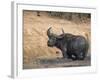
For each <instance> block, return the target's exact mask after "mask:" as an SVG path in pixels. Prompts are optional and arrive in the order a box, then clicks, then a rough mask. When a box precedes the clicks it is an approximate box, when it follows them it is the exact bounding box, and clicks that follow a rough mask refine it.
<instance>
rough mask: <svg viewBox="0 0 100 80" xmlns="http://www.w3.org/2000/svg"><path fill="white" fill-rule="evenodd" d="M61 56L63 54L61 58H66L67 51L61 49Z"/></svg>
mask: <svg viewBox="0 0 100 80" xmlns="http://www.w3.org/2000/svg"><path fill="white" fill-rule="evenodd" d="M62 54H63V58H68V55H67V49H66V48H63V49H62Z"/></svg>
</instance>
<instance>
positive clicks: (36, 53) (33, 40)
mask: <svg viewBox="0 0 100 80" xmlns="http://www.w3.org/2000/svg"><path fill="white" fill-rule="evenodd" d="M23 19H24V22H23V23H24V28H23V29H24V30H23V36H24V37H23V42H24V44H23V55H24V56H23V67H24V68H25V69H26V68H36V67H37V68H40V67H45V64H41V63H40V62H38V60H39V61H40V60H44V59H45V60H46V61H48V59H49V60H55V63H57V62H56V60H59V59H57V58H62V54H61V51H60V50H59V49H57V48H55V47H53V48H50V47H48V46H47V40H48V37H47V33H46V31H47V29H48V28H49V27H52V32H54V33H56V34H61V33H62V31H61V29H62V28H63V29H64V31H65V32H66V33H72V34H75V35H83V36H85V37H86V38H87V36H86V35H85V34H87V35H88V39H89V40H90V33H91V32H90V26H91V25H90V22H86V23H84V22H83V23H82V22H79V23H76V22H73V21H68V20H66V19H61V18H54V17H50V16H48V14H47V13H46V12H41V14H40V16H37V13H36V12H35V11H34V12H33V11H23ZM90 55H91V54H90V51H89V52H88V56H90ZM59 61H62V60H59ZM65 61H66V60H65ZM44 62H45V61H44ZM72 62H73V61H70V60H69V63H68V60H67V61H66V63H65V62H63V63H58V65H55V64H52V63H50V65H52V67H57V66H60V67H62V65H63V66H66V65H68V64H70V63H71V65H70V66H72V65H73V66H75V65H74V64H75V62H76V63H78V62H77V61H75V62H74V63H72ZM83 62H84V63H85V62H86V63H87V64H84V65H90V58H89V59H86V60H85V61H83ZM79 63H80V64H78V65H80V66H81V64H82V61H79ZM39 64H41V65H39ZM46 64H47V63H46ZM43 65H44V66H43ZM48 65H49V64H48ZM50 65H49V66H50ZM30 66H31V67H30ZM49 66H48V67H49Z"/></svg>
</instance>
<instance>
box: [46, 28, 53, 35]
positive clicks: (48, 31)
mask: <svg viewBox="0 0 100 80" xmlns="http://www.w3.org/2000/svg"><path fill="white" fill-rule="evenodd" d="M51 28H52V27H50V28H49V29H48V30H47V35H48V36H50V35H51V32H50V30H51Z"/></svg>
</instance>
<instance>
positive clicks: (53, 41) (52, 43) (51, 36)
mask: <svg viewBox="0 0 100 80" xmlns="http://www.w3.org/2000/svg"><path fill="white" fill-rule="evenodd" d="M62 32H63V34H61V35H56V34H54V33H52V32H51V27H50V28H49V29H48V30H47V36H48V38H49V40H48V42H47V45H48V46H50V47H53V46H55V44H56V42H57V40H58V39H61V38H63V35H64V30H63V29H62Z"/></svg>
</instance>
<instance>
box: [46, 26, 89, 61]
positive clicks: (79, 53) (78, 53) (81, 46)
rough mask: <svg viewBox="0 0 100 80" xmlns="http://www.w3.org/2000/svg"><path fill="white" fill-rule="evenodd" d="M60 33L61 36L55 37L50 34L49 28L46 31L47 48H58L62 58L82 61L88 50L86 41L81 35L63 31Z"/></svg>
mask: <svg viewBox="0 0 100 80" xmlns="http://www.w3.org/2000/svg"><path fill="white" fill-rule="evenodd" d="M62 32H63V33H62V34H61V35H56V34H54V33H52V32H51V27H50V28H49V29H48V30H47V36H48V38H49V40H48V42H47V45H48V46H49V47H57V48H59V49H60V50H61V51H62V54H63V58H69V59H72V60H84V58H85V57H86V54H87V51H88V48H89V43H88V40H87V39H85V37H83V36H81V35H73V34H70V33H64V30H63V29H62Z"/></svg>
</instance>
